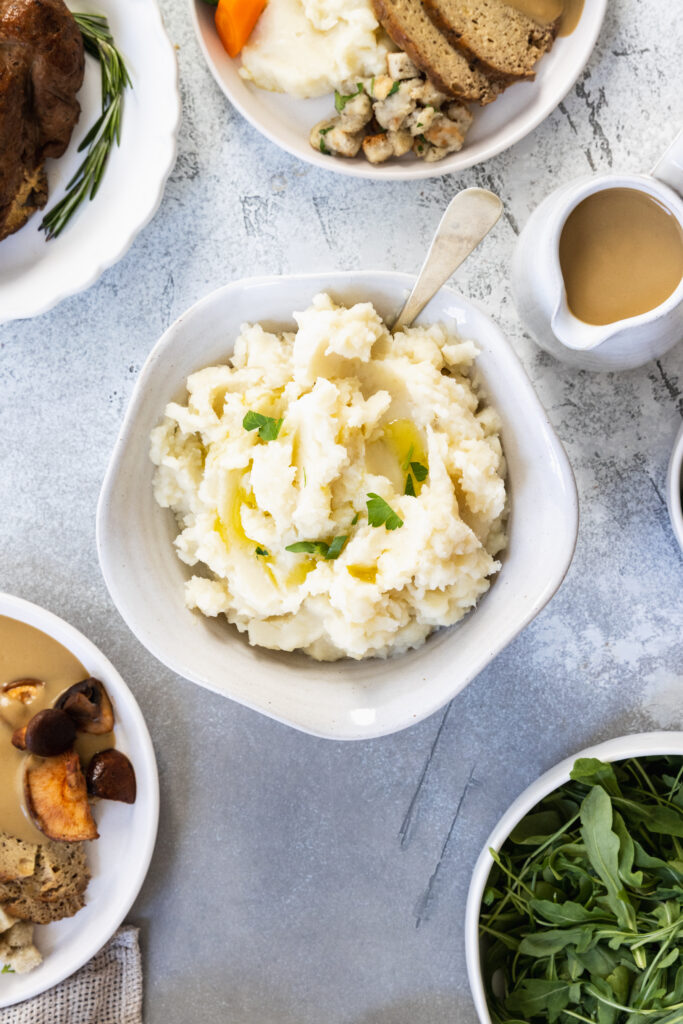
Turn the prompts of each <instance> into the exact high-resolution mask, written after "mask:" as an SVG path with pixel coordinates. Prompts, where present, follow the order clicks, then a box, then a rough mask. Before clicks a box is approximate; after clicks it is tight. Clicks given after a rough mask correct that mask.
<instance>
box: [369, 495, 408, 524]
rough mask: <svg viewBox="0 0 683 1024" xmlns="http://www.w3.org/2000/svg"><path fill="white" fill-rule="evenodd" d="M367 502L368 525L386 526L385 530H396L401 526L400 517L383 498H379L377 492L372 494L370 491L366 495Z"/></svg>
mask: <svg viewBox="0 0 683 1024" xmlns="http://www.w3.org/2000/svg"><path fill="white" fill-rule="evenodd" d="M367 504H368V522H369V523H370V526H386V528H387V530H398V529H400V528H401V527H402V526H403V520H402V519H401V517H400V516H398V515H397V514H396V512H394V510H393V508H392V507H391V505H388V504H387V502H386V501H385V500H384V498H380V496H379V494H373V493H372V491H371V492H370V493H369V494H368V496H367Z"/></svg>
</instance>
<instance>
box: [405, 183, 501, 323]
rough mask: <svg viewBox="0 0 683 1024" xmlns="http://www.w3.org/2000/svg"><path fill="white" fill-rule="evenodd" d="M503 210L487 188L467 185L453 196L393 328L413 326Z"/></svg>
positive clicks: (498, 200)
mask: <svg viewBox="0 0 683 1024" xmlns="http://www.w3.org/2000/svg"><path fill="white" fill-rule="evenodd" d="M502 212H503V204H502V203H501V201H500V199H499V198H498V196H496V195H494V194H493V192H489V191H487V189H485V188H466V189H464V191H462V192H458V194H457V196H455V198H453V199H451V201H450V203H449V204H448V206H447V207H446V212H445V213H444V215H443V217H442V218H441V223H440V224H439V226H438V228H437V229H436V234H435V235H434V241H433V242H432V244H431V246H430V249H429V252H428V253H427V258H426V260H425V261H424V263H423V265H422V270H421V271H420V273H419V275H418V278H417V281H416V282H415V286H414V288H413V290H412V292H411V293H410V295H409V296H408V301H407V302H406V304H405V306H404V307H403V309H402V311H401V313H400V315H399V317H398V319H397V320H396V323H395V324H394V326H393V327H392V330H393V331H398V330H400V329H401V328H402V327H410V325H411V324H412V322H413V320H414V319H415V317H416V316H417V315H418V314H419V313H421V312H422V310H423V309H424V307H425V306H426V305H427V303H428V302H429V300H430V299H431V298H432V297H433V296H434V295H435V294H436V293H437V292H438V290H439V288H440V287H441V286H442V285H443V284H445V283H446V281H447V280H448V278H449V277H450V276H451V274H452V273H453V272H454V271H455V270H457V268H458V267H459V266H460V264H461V263H463V262H464V261H465V260H466V259H467V257H468V256H469V254H470V253H471V252H472V251H473V250H474V249H476V248H477V246H478V245H479V243H480V242H481V240H482V239H483V238H485V237H486V235H488V233H489V231H490V230H491V228H492V227H493V226H494V224H496V222H497V221H498V218H499V217H500V215H501V213H502Z"/></svg>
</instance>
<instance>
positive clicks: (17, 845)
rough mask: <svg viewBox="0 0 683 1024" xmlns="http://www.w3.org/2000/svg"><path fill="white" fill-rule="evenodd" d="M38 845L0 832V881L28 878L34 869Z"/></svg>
mask: <svg viewBox="0 0 683 1024" xmlns="http://www.w3.org/2000/svg"><path fill="white" fill-rule="evenodd" d="M37 853H38V846H37V845H36V843H26V842H24V840H23V839H15V837H14V836H10V835H8V834H7V833H6V832H0V882H13V881H15V880H16V879H22V878H30V877H31V875H32V874H33V872H34V871H35V866H36V855H37Z"/></svg>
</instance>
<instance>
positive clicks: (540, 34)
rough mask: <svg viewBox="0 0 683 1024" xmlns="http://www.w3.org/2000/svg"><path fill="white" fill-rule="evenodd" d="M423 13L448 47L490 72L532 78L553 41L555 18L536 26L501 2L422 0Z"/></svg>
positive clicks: (528, 18)
mask: <svg viewBox="0 0 683 1024" xmlns="http://www.w3.org/2000/svg"><path fill="white" fill-rule="evenodd" d="M424 6H425V10H426V12H427V14H428V15H429V17H430V18H431V19H432V21H433V22H434V25H435V26H436V28H438V29H439V30H440V31H441V32H443V34H444V35H445V37H446V39H447V40H448V42H449V43H450V44H451V45H452V46H457V47H458V48H459V49H461V50H462V51H463V52H464V53H465V54H466V55H467V56H468V57H470V59H474V60H478V61H480V62H481V64H483V65H484V66H485V67H486V68H487V69H488V70H489V71H490V72H492V73H493V74H496V75H503V76H506V77H510V78H533V77H534V75H535V71H534V66H535V64H536V62H537V61H538V60H539V59H540V58H541V57H542V56H543V54H544V53H547V52H548V50H549V49H550V48H551V46H552V45H553V42H554V41H555V36H556V35H557V29H558V25H559V18H558V19H557V21H554V22H552V23H551V24H549V25H540V24H539V23H538V22H537V21H534V20H533V18H530V17H528V15H526V14H524V13H523V12H522V11H519V10H517V8H515V7H511V6H510V4H507V3H505V0H424Z"/></svg>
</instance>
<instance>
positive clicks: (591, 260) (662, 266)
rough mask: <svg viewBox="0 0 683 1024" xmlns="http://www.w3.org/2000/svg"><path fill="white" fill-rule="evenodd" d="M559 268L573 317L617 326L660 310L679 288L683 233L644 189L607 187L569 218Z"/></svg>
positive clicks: (562, 242) (576, 209)
mask: <svg viewBox="0 0 683 1024" xmlns="http://www.w3.org/2000/svg"><path fill="white" fill-rule="evenodd" d="M560 266H561V268H562V276H563V277H564V284H565V288H566V291H567V302H568V305H569V308H570V310H571V311H572V313H573V314H574V316H575V317H578V319H579V320H583V321H584V323H588V324H612V323H615V322H616V321H617V320H625V319H627V318H628V317H633V316H639V315H640V314H641V313H647V312H648V311H649V310H651V309H655V308H656V307H657V306H659V305H661V303H662V302H664V301H665V299H667V298H668V297H669V296H670V295H671V293H672V292H673V291H675V289H676V288H677V287H678V285H679V283H680V281H681V277H682V276H683V233H682V232H681V228H680V225H679V223H678V221H677V220H676V218H675V217H674V216H673V214H671V213H670V212H669V211H668V210H667V209H666V207H665V206H663V205H662V204H661V203H659V202H658V201H657V200H656V199H654V198H653V197H652V196H649V195H647V194H646V193H645V192H640V191H638V189H634V188H610V189H604V190H603V191H601V192H595V193H594V194H593V195H592V196H588V198H587V199H584V200H583V202H581V203H579V205H578V206H577V207H576V208H575V209H574V210H572V212H571V213H570V215H569V217H568V218H567V221H566V223H565V225H564V228H563V229H562V235H561V237H560Z"/></svg>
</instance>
